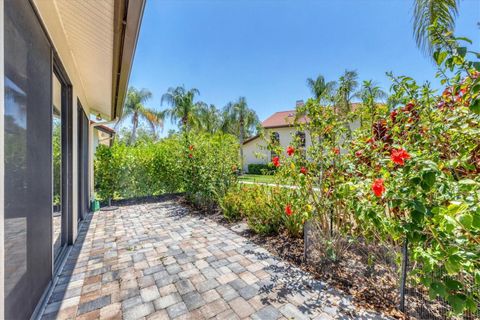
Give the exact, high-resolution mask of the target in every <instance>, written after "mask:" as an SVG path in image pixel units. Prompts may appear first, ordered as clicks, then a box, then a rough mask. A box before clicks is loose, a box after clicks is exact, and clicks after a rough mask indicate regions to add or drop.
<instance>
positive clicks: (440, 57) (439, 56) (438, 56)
mask: <svg viewBox="0 0 480 320" xmlns="http://www.w3.org/2000/svg"><path fill="white" fill-rule="evenodd" d="M447 55H448V54H447V52H446V51H436V52H435V53H434V54H433V58H434V59H435V61H436V62H437V65H441V64H442V62H443V61H444V60H445V58H446V57H447Z"/></svg>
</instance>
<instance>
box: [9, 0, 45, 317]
mask: <svg viewBox="0 0 480 320" xmlns="http://www.w3.org/2000/svg"><path fill="white" fill-rule="evenodd" d="M4 10H5V11H4V17H3V18H4V19H3V21H2V22H1V23H4V28H5V30H4V39H5V40H4V41H5V51H4V54H5V60H4V67H5V77H4V81H5V89H4V90H5V124H4V126H3V128H2V130H4V136H5V163H4V164H2V165H4V170H5V211H4V213H5V240H4V241H5V259H4V261H1V262H0V263H3V264H4V267H5V288H4V289H3V288H2V290H4V292H5V319H28V318H30V315H31V314H32V312H33V310H34V309H35V306H36V305H37V303H38V301H39V299H40V297H41V296H42V294H43V292H44V290H45V289H46V288H47V286H48V284H49V282H50V280H51V279H52V224H51V221H52V105H51V103H52V99H51V98H52V85H51V84H52V56H51V47H50V44H49V42H48V39H47V38H46V36H45V34H44V32H43V30H42V27H41V26H40V24H39V22H38V20H37V17H36V16H35V13H34V11H33V9H32V7H31V5H30V3H29V1H5V2H4Z"/></svg>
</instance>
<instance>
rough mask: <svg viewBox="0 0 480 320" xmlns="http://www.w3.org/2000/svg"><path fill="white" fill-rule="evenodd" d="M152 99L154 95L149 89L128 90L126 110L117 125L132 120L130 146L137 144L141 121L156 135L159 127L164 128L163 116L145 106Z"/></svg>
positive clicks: (131, 88)
mask: <svg viewBox="0 0 480 320" xmlns="http://www.w3.org/2000/svg"><path fill="white" fill-rule="evenodd" d="M151 98H152V93H151V92H150V91H148V90H147V89H141V90H138V89H136V88H134V87H130V88H128V92H127V99H126V101H125V109H124V112H123V115H122V117H121V118H120V120H118V122H117V123H116V125H115V127H118V126H119V125H120V124H121V123H122V122H124V121H125V120H126V119H128V118H131V119H132V134H131V136H130V139H129V144H133V143H135V140H136V138H137V128H138V126H139V124H140V121H141V120H143V121H145V122H146V123H147V124H148V125H149V126H150V129H151V131H152V133H153V134H154V135H155V134H156V132H155V129H156V127H157V126H161V127H163V116H162V114H161V113H157V112H156V111H155V110H153V109H151V108H148V107H146V106H145V103H146V102H147V101H148V100H150V99H151Z"/></svg>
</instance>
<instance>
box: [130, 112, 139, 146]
mask: <svg viewBox="0 0 480 320" xmlns="http://www.w3.org/2000/svg"><path fill="white" fill-rule="evenodd" d="M137 126H138V114H137V113H134V114H133V128H132V135H131V136H130V141H129V143H128V144H129V145H132V144H134V143H135V140H136V138H137V137H136V135H137Z"/></svg>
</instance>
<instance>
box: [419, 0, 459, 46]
mask: <svg viewBox="0 0 480 320" xmlns="http://www.w3.org/2000/svg"><path fill="white" fill-rule="evenodd" d="M458 4H459V0H415V4H414V10H413V35H414V37H415V41H416V42H417V45H418V47H419V48H421V49H422V50H424V51H425V52H428V53H432V52H433V50H434V49H435V46H434V45H433V41H434V40H435V37H434V35H433V34H432V33H431V32H430V30H429V27H430V26H431V25H432V24H433V23H434V22H436V23H437V24H438V26H439V27H441V28H442V29H444V30H449V31H452V30H453V29H454V27H455V18H456V16H457V15H458Z"/></svg>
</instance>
